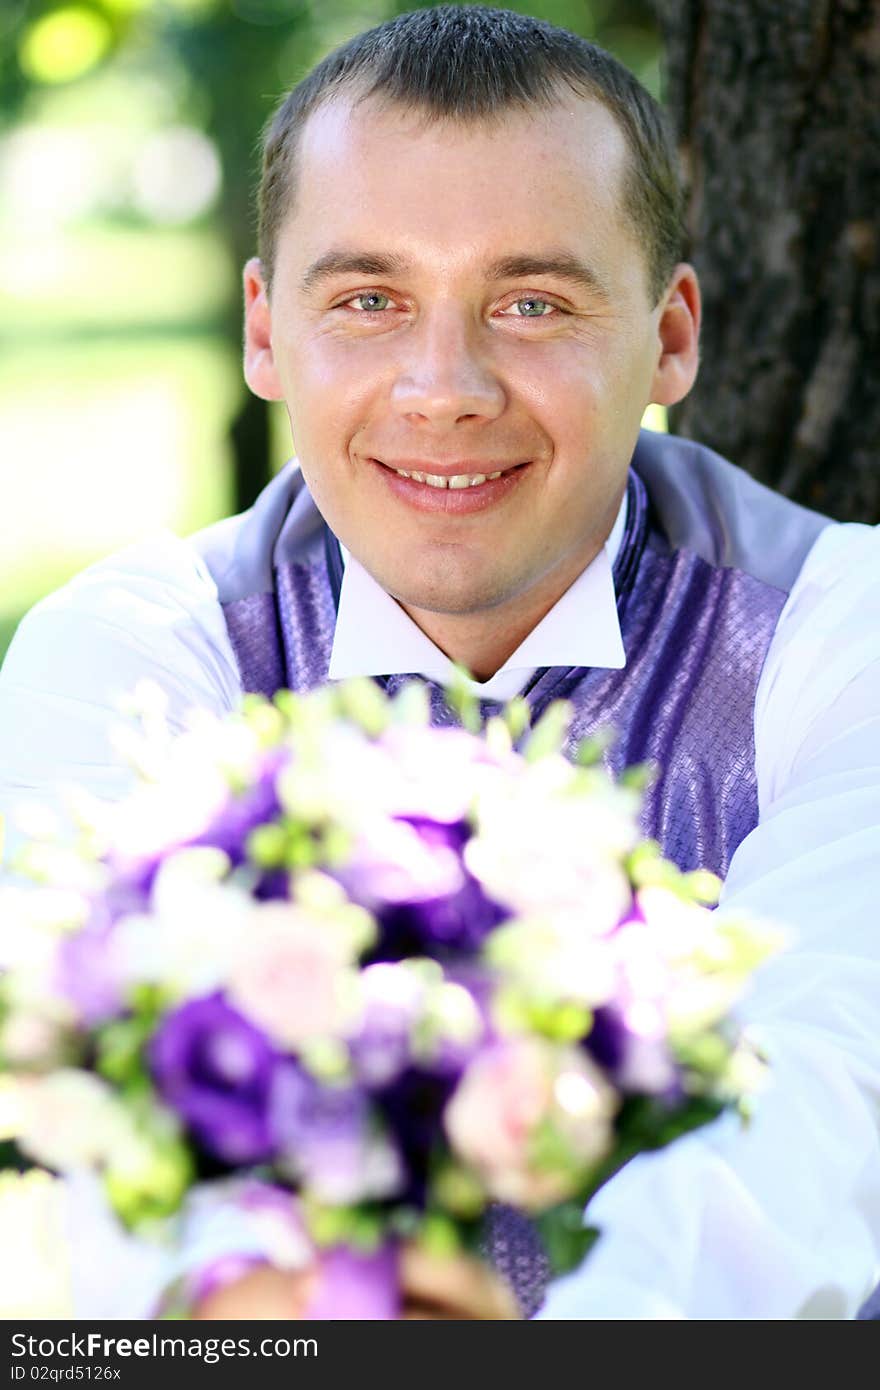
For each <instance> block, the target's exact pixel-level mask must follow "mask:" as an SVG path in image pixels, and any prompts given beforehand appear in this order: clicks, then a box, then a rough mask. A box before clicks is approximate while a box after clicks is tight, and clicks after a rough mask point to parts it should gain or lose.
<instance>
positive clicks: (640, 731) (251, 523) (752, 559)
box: [194, 431, 833, 1313]
mask: <svg viewBox="0 0 880 1390" xmlns="http://www.w3.org/2000/svg"><path fill="white" fill-rule="evenodd" d="M627 487H628V508H627V523H626V528H625V533H624V536H623V539H622V541H621V545H620V549H619V553H618V556H617V560H616V562H615V565H614V572H613V573H614V587H615V593H616V595H617V606H618V614H619V618H620V626H621V634H622V637H623V646H624V651H625V653H626V665H625V667H624V668H623V669H622V670H619V671H615V670H606V669H599V668H585V667H550V668H543V669H541V670H539V671H537V672H536V673H535V675H534V677H533V678H532V680H531V681H530V683H529V685H528V686H527V687H526V689H525V691H524V692H523V693H524V694H525V696H526V698H527V699H528V701H529V704H530V706H531V708H532V718H533V721H534V720H535V719H536V718H537V717H538V716H539V715H540V714H541V712H542V711H543V710H544V709H545V708H546V706H547V705H548V704H549V703H550V702H551V701H552V700H555V699H560V698H564V699H566V700H569V701H571V702H572V704H573V706H574V710H575V715H574V720H573V723H572V727H571V730H570V735H569V737H570V741H571V745H572V747H573V746H574V744H575V743H577V741H579V740H580V739H581V738H583V737H584V736H585V735H587V734H590V733H593V732H595V731H596V730H598V729H600V728H603V727H607V726H609V725H610V726H611V727H612V728H613V729H614V731H615V734H616V741H615V742H614V744H613V745H612V746H611V748H610V749H609V751H608V753H607V754H606V763H607V766H608V767H609V769H610V770H611V771H613V772H615V773H619V772H620V771H622V770H623V768H625V767H628V766H631V765H632V764H634V763H643V762H646V761H651V762H652V763H654V764H655V765H656V766H657V768H658V776H657V778H656V781H655V782H654V784H653V786H652V787H651V788H650V790H649V792H648V794H647V797H646V800H645V804H644V809H643V816H642V830H643V832H644V834H645V835H647V836H650V837H651V838H653V839H655V840H657V841H658V842H659V844H660V846H661V848H662V851H663V853H664V855H666V856H667V857H668V858H670V859H672V860H674V862H675V863H676V864H678V865H679V867H680V868H682V869H684V870H689V869H694V868H706V869H711V870H713V871H714V872H715V873H717V874H719V875H720V876H721V877H722V878H723V877H724V876H725V875H726V874H727V870H728V868H729V865H730V861H731V858H732V856H733V853H734V851H735V850H736V848H737V846H738V845H739V844H740V842H741V841H742V840H743V839H744V838H745V837H746V835H748V833H749V831H750V830H752V829H753V828H754V826H755V825H756V824H757V821H758V798H757V785H756V777H755V742H754V706H755V692H756V689H757V685H758V680H759V678H760V675H761V669H762V667H763V664H764V660H765V657H766V654H767V649H768V647H769V645H770V641H771V639H772V637H773V633H774V631H775V629H776V625H777V622H778V620H779V615H780V612H781V611H782V608H783V605H784V604H785V601H786V598H787V596H788V593H789V590H790V589H791V586H792V584H793V582H794V580H795V578H796V577H797V574H798V573H799V571H800V569H801V567H802V565H803V562H804V560H805V558H806V556H807V554H808V553H809V551H810V549H811V547H812V545H813V543H814V542H815V540H816V538H817V536H818V535H819V532H820V531H821V530H822V529H823V528H824V527H825V526H827V525H829V524H833V523H830V522H829V520H828V518H826V517H822V516H819V515H817V514H816V513H813V512H809V511H806V510H805V509H803V508H801V507H798V506H796V505H795V504H794V503H792V502H789V501H787V500H785V499H783V498H781V497H778V496H777V495H776V494H774V493H772V492H770V491H768V489H766V488H764V487H762V486H761V485H760V484H758V483H756V482H755V481H754V480H753V479H751V478H749V477H748V476H747V475H746V474H745V473H743V472H742V471H741V470H739V469H737V468H734V467H733V465H732V464H729V463H726V462H725V461H724V460H723V459H721V458H719V457H718V456H717V455H716V454H713V453H712V452H711V451H710V450H708V449H704V448H702V447H701V446H699V445H696V444H693V443H691V442H690V441H686V440H683V439H677V438H675V437H673V436H665V435H657V434H650V433H647V432H645V431H643V432H642V434H641V436H640V439H639V443H638V446H637V449H636V452H635V454H634V456H633V460H632V466H631V468H630V473H629V478H628V483H627ZM194 543H195V544H196V545H197V547H198V548H199V550H200V551H201V553H202V555H203V558H204V559H205V561H206V563H207V565H208V568H209V569H210V571H211V573H212V575H213V577H214V579H215V582H216V583H217V586H218V591H219V597H220V602H221V604H222V605H223V611H224V615H225V619H226V626H227V630H228V632H229V636H230V640H231V642H232V646H233V648H234V651H235V654H236V658H237V660H238V664H239V669H240V673H241V680H242V687H243V689H244V690H247V691H258V692H261V693H263V694H265V695H270V696H271V695H272V694H274V692H275V691H276V690H278V689H279V688H282V687H289V688H291V689H293V690H297V691H305V690H309V689H311V688H313V687H315V686H317V685H320V684H321V683H323V682H324V681H325V680H326V677H327V671H328V667H329V663H330V653H331V648H332V643H333V632H334V626H335V620H336V607H337V604H338V600H339V590H340V584H341V580H342V573H343V569H342V558H341V555H340V551H339V545H338V542H337V540H336V538H335V537H334V536H333V535H332V533H331V532H330V531H329V528H328V527H327V526H326V524H325V523H324V521H323V519H322V518H321V516H320V514H319V513H318V511H317V509H316V507H315V504H314V502H313V501H312V499H311V497H310V495H309V493H308V490H307V489H306V487H305V483H304V481H303V479H302V476H301V474H300V473H299V470H298V469H297V468H296V467H295V465H288V467H287V468H286V469H285V470H284V471H283V472H282V473H281V474H279V476H278V477H277V478H275V479H274V480H273V482H272V483H271V484H270V485H269V487H268V488H266V489H265V491H264V492H263V493H262V494H261V495H260V497H259V498H258V500H257V502H256V504H255V505H254V507H253V508H251V510H250V511H249V512H246V513H244V514H243V515H242V516H240V517H232V518H230V519H229V520H227V521H223V522H220V523H218V524H217V525H216V526H214V527H211V528H209V529H208V530H207V531H204V532H201V533H200V534H199V536H197V537H195V538H194ZM413 674H414V675H415V674H416V673H413ZM412 678H413V677H412V676H406V675H392V676H387V677H379V678H377V679H378V680H379V683H380V684H381V685H383V686H384V687H385V688H386V689H387V690H389V692H391V693H393V692H394V691H395V690H396V689H397V688H398V687H399V686H400V685H401V684H402V683H403V682H404V681H406V680H410V679H412ZM422 679H424V678H422ZM428 685H429V688H430V696H431V710H432V721H433V722H434V723H435V724H448V723H454V722H455V716H454V715H453V713H452V711H451V710H450V709H449V708H448V706H447V704H446V702H445V700H444V698H443V692H442V690H441V688H440V687H438V686H437V685H436V684H435V683H433V682H428ZM481 703H482V709H483V713H484V714H489V713H491V712H494V711H497V710H498V709H499V708H500V705H499V703H498V702H496V701H483V702H481ZM488 1248H489V1251H490V1253H491V1255H492V1258H493V1259H494V1260H495V1261H496V1263H497V1264H498V1265H499V1267H501V1268H502V1269H503V1270H504V1272H505V1274H507V1276H508V1277H509V1278H510V1280H511V1282H512V1283H513V1285H514V1287H515V1289H516V1291H517V1293H518V1295H519V1297H520V1300H521V1302H522V1304H523V1307H524V1309H525V1311H526V1312H527V1313H532V1312H534V1311H535V1310H536V1309H537V1307H539V1306H540V1303H541V1300H542V1298H543V1292H544V1287H545V1284H546V1278H547V1269H546V1263H545V1261H544V1260H543V1256H542V1255H541V1254H540V1253H539V1251H538V1248H537V1244H536V1241H535V1238H534V1235H533V1233H532V1230H531V1227H530V1225H529V1223H528V1222H526V1221H524V1220H520V1219H519V1218H517V1217H516V1216H515V1213H512V1212H508V1211H507V1210H505V1209H503V1208H500V1209H498V1211H497V1212H495V1213H494V1214H493V1219H492V1221H491V1222H490V1225H489V1235H488Z"/></svg>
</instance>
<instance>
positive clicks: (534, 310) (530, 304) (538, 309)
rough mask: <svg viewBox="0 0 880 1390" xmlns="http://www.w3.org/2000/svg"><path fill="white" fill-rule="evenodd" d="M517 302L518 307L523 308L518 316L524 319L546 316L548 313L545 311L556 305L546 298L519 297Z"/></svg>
mask: <svg viewBox="0 0 880 1390" xmlns="http://www.w3.org/2000/svg"><path fill="white" fill-rule="evenodd" d="M515 303H516V307H517V308H518V309H520V310H521V312H520V314H519V315H518V317H519V318H524V319H543V318H546V317H547V315H546V313H545V312H544V311H545V310H547V309H552V308H553V307H554V306H553V305H552V304H550V303H548V301H547V300H546V299H517V300H516V301H515ZM523 306H525V307H523Z"/></svg>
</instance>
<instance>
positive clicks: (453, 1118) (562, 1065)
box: [444, 1038, 617, 1211]
mask: <svg viewBox="0 0 880 1390" xmlns="http://www.w3.org/2000/svg"><path fill="white" fill-rule="evenodd" d="M616 1108H617V1096H616V1093H615V1092H614V1090H613V1089H612V1088H611V1087H610V1086H609V1085H608V1083H607V1082H606V1080H605V1079H604V1077H603V1076H602V1074H601V1072H600V1071H599V1070H598V1068H597V1067H596V1066H595V1064H594V1063H593V1062H591V1061H590V1059H589V1058H588V1057H587V1056H586V1054H585V1053H583V1052H581V1051H580V1050H579V1049H577V1048H572V1047H556V1046H554V1045H553V1044H551V1043H546V1042H542V1041H541V1040H539V1039H535V1038H515V1039H511V1040H509V1041H507V1042H502V1043H498V1044H496V1045H495V1046H493V1047H491V1048H487V1049H486V1050H485V1051H483V1052H480V1053H479V1054H478V1055H477V1056H476V1057H475V1058H474V1060H473V1061H472V1062H471V1063H470V1065H469V1066H468V1068H467V1070H466V1071H465V1073H464V1075H463V1077H462V1078H461V1081H460V1082H459V1084H458V1086H457V1088H456V1090H455V1091H454V1093H453V1095H452V1097H451V1099H450V1101H449V1104H448V1105H447V1107H446V1114H445V1117H444V1118H445V1125H446V1132H447V1135H448V1136H449V1140H450V1143H451V1144H452V1146H453V1148H454V1149H455V1150H456V1151H457V1152H458V1154H459V1155H460V1156H461V1158H463V1159H464V1161H465V1162H466V1163H468V1164H469V1165H470V1166H471V1167H472V1168H474V1169H475V1170H476V1172H477V1173H478V1174H479V1176H480V1177H481V1178H482V1180H483V1182H484V1183H485V1186H486V1189H487V1191H488V1192H489V1193H490V1195H491V1196H492V1197H494V1198H496V1200H498V1201H502V1202H510V1203H512V1204H513V1205H515V1206H519V1207H523V1208H525V1209H526V1210H531V1211H537V1210H540V1209H541V1208H543V1207H547V1206H550V1205H552V1204H553V1203H554V1202H557V1201H561V1200H562V1199H563V1198H565V1197H568V1196H570V1195H571V1194H572V1192H573V1191H574V1190H575V1189H576V1188H577V1186H578V1185H579V1184H580V1181H581V1180H582V1179H583V1178H584V1177H585V1176H586V1175H587V1172H588V1170H589V1169H590V1168H591V1167H592V1166H593V1165H594V1164H595V1163H597V1162H598V1161H599V1160H600V1159H601V1158H603V1157H604V1156H605V1155H606V1154H607V1153H608V1150H609V1148H610V1147H611V1142H612V1139H613V1130H612V1118H613V1115H614V1111H615V1110H616ZM548 1127H549V1129H550V1130H551V1131H552V1133H553V1135H554V1138H555V1139H558V1140H559V1141H560V1144H559V1146H557V1145H554V1151H556V1150H557V1148H559V1149H561V1152H562V1153H563V1154H565V1157H564V1158H561V1159H559V1160H558V1161H557V1160H555V1159H554V1162H553V1164H552V1165H551V1164H548V1163H547V1162H545V1161H542V1155H541V1153H540V1148H539V1141H540V1136H541V1134H542V1133H546V1131H547V1129H548Z"/></svg>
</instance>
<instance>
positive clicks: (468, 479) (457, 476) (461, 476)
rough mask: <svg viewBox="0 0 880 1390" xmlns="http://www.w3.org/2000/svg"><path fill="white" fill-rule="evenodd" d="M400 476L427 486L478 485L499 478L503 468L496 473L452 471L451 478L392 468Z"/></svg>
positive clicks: (456, 486)
mask: <svg viewBox="0 0 880 1390" xmlns="http://www.w3.org/2000/svg"><path fill="white" fill-rule="evenodd" d="M392 471H393V472H395V473H398V474H399V475H400V477H401V478H412V479H413V481H414V482H416V483H427V485H428V487H452V488H462V487H479V486H480V484H481V483H485V482H490V483H492V482H494V481H495V479H496V478H500V477H501V474H502V473H503V471H504V470H503V469H499V470H498V472H497V473H454V474H453V475H452V477H451V478H441V477H440V476H439V474H437V473H408V472H407V471H406V469H405V468H395V469H393V470H392Z"/></svg>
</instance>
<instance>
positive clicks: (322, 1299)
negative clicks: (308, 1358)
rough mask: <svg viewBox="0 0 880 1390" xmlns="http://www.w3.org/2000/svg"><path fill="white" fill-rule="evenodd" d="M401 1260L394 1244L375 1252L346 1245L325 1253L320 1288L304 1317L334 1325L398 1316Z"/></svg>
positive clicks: (384, 1246)
mask: <svg viewBox="0 0 880 1390" xmlns="http://www.w3.org/2000/svg"><path fill="white" fill-rule="evenodd" d="M398 1258H399V1256H398V1250H397V1247H396V1246H394V1245H391V1244H388V1245H383V1246H382V1247H381V1248H380V1249H379V1250H376V1251H374V1252H372V1253H364V1252H362V1251H359V1250H351V1249H349V1248H348V1247H347V1246H344V1245H342V1246H336V1247H334V1248H333V1249H332V1250H326V1251H324V1252H323V1253H322V1255H321V1257H320V1261H319V1271H318V1281H317V1287H316V1289H315V1292H314V1294H313V1295H312V1298H311V1300H310V1301H309V1304H308V1306H307V1307H306V1310H305V1312H304V1314H303V1316H304V1317H305V1318H316V1319H330V1320H331V1321H333V1322H339V1321H343V1322H344V1321H347V1320H349V1319H357V1320H359V1321H363V1320H365V1319H366V1320H369V1321H377V1320H383V1321H384V1320H386V1319H390V1318H396V1317H398V1316H399V1313H400V1287H399V1282H398Z"/></svg>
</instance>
